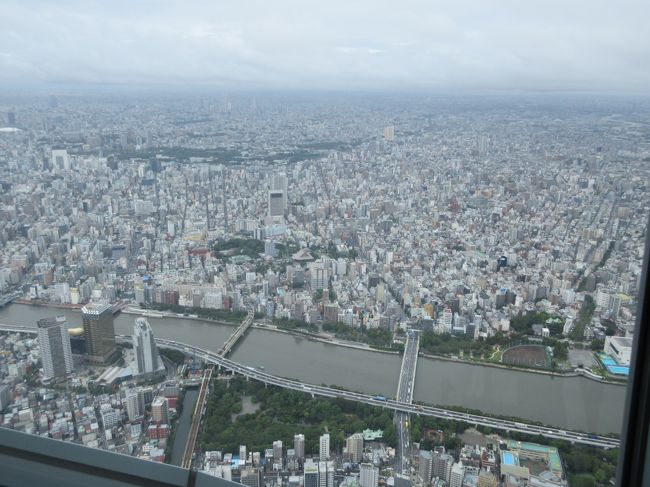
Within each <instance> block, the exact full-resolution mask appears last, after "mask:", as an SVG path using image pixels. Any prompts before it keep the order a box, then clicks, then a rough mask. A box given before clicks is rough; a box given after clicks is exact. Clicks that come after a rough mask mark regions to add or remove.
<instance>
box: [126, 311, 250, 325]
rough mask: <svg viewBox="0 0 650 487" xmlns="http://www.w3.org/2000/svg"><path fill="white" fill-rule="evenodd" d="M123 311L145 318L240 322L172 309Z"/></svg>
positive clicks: (227, 323) (222, 323)
mask: <svg viewBox="0 0 650 487" xmlns="http://www.w3.org/2000/svg"><path fill="white" fill-rule="evenodd" d="M122 313H124V314H127V315H138V316H144V317H145V318H178V319H182V320H194V321H203V322H205V323H216V324H218V325H224V326H232V327H233V328H234V327H237V326H239V323H233V322H232V321H223V320H212V319H210V318H205V317H201V316H192V315H184V314H182V313H172V312H171V311H155V310H150V309H136V308H131V307H127V308H125V309H123V310H122Z"/></svg>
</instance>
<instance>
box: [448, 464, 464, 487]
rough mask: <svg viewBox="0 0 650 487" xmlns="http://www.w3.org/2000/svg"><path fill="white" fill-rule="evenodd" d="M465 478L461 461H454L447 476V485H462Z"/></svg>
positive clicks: (456, 486) (457, 486) (455, 486)
mask: <svg viewBox="0 0 650 487" xmlns="http://www.w3.org/2000/svg"><path fill="white" fill-rule="evenodd" d="M464 478H465V467H463V462H459V463H455V464H454V466H453V467H451V475H450V477H449V487H463V479H464Z"/></svg>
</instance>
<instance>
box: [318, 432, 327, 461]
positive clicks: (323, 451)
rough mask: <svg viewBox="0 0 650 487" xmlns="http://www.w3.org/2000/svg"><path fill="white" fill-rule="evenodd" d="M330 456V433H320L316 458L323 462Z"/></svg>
mask: <svg viewBox="0 0 650 487" xmlns="http://www.w3.org/2000/svg"><path fill="white" fill-rule="evenodd" d="M329 458H330V435H329V433H325V434H324V435H321V437H320V441H319V448H318V459H319V460H320V461H321V462H323V461H325V460H329Z"/></svg>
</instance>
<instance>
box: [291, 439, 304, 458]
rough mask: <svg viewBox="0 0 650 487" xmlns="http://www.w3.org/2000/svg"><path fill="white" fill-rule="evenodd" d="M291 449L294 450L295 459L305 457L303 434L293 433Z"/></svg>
mask: <svg viewBox="0 0 650 487" xmlns="http://www.w3.org/2000/svg"><path fill="white" fill-rule="evenodd" d="M293 449H294V451H295V452H296V458H297V459H299V460H304V459H305V435H302V434H298V435H293Z"/></svg>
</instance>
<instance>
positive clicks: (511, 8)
mask: <svg viewBox="0 0 650 487" xmlns="http://www.w3.org/2000/svg"><path fill="white" fill-rule="evenodd" d="M649 5H650V4H649V3H648V2H646V1H624V2H611V1H604V0H571V1H566V0H563V1H559V0H546V1H543V2H542V1H514V0H513V1H506V0H502V1H486V0H454V1H447V0H436V1H432V0H424V1H410V0H407V1H402V2H395V1H394V0H393V1H380V0H360V1H353V0H330V1H328V2H318V3H314V4H310V2H304V1H292V0H281V1H280V0H278V1H268V0H266V1H238V2H215V1H208V0H205V1H188V2H182V3H181V2H178V3H175V2H159V1H155V2H154V1H139V2H129V1H111V2H82V1H72V0H69V1H60V2H38V1H29V0H28V1H20V2H19V1H12V0H5V1H4V2H3V5H2V8H1V15H0V84H5V85H8V84H25V83H27V84H56V83H75V84H78V83H82V84H83V83H101V84H152V83H162V84H174V85H185V84H190V85H194V84H197V85H207V86H216V87H229V88H232V87H246V86H250V87H268V88H274V89H275V88H334V89H345V88H391V89H396V88H397V89H399V88H403V89H428V90H436V89H468V90H475V91H476V90H510V89H519V90H561V91H566V90H578V91H584V90H596V91H620V92H648V91H649V87H650V30H649V29H648V28H647V26H646V25H644V24H645V22H646V21H647V18H648V14H649V13H650V6H649Z"/></svg>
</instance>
